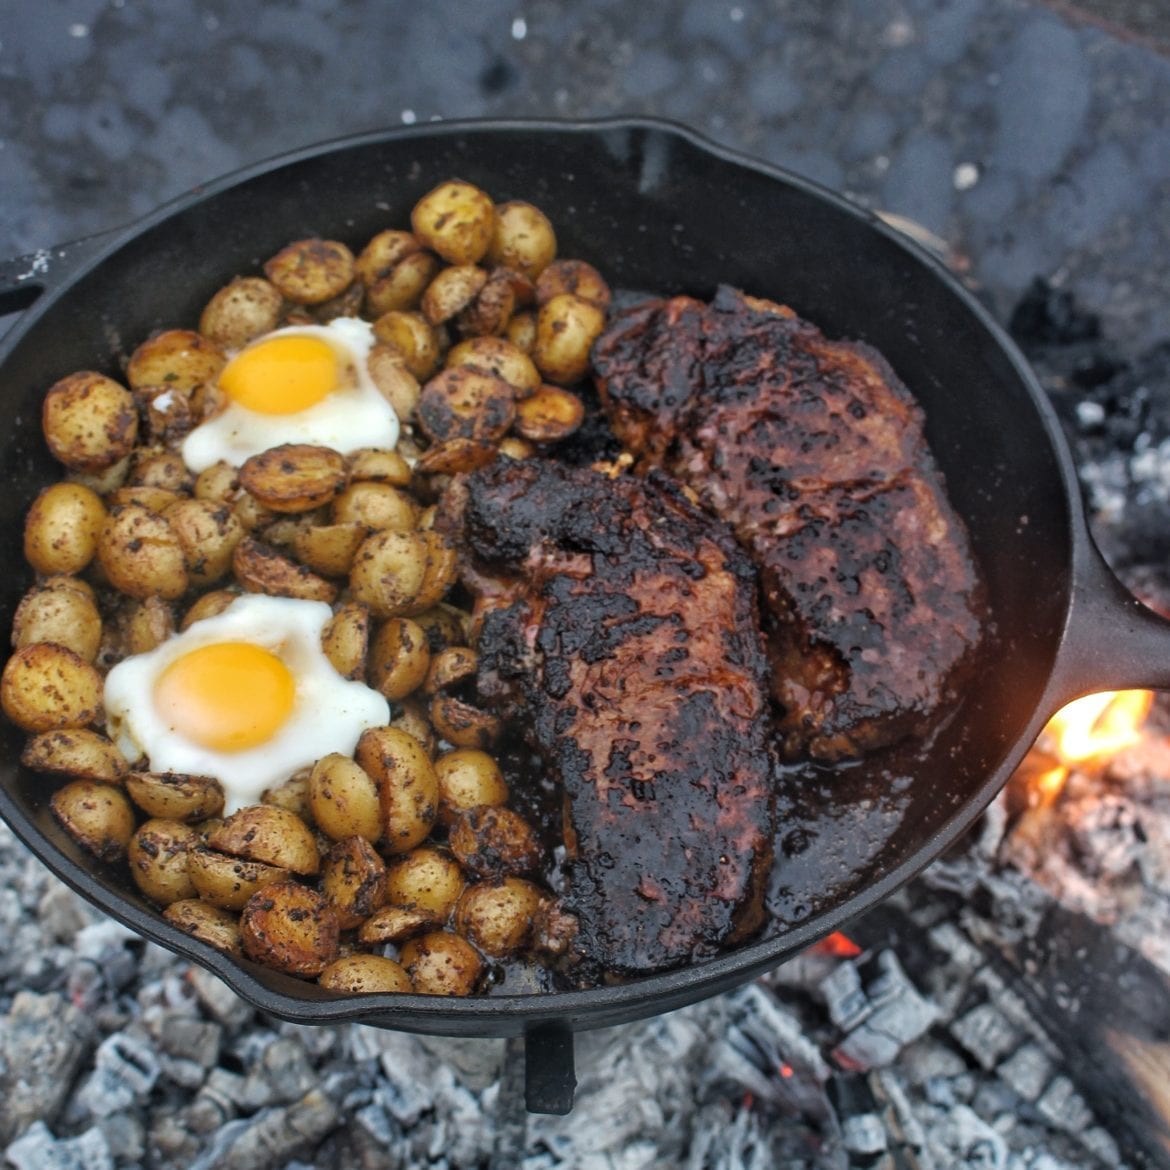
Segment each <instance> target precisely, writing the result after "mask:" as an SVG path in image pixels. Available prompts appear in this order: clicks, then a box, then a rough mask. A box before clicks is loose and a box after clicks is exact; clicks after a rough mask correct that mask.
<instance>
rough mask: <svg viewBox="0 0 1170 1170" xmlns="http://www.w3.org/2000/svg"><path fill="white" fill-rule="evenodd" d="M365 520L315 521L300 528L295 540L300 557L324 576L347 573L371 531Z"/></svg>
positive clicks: (294, 537)
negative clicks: (328, 522) (332, 522)
mask: <svg viewBox="0 0 1170 1170" xmlns="http://www.w3.org/2000/svg"><path fill="white" fill-rule="evenodd" d="M369 531H370V530H369V528H367V527H366V525H365V524H360V523H353V522H346V523H344V524H312V525H310V526H309V527H308V528H303V529H300V530H299V531H298V532H297V533H296V534H295V535H294V536H293V541H292V549H293V552H294V553H295V554H296V557H297V560H299V561H300V562H301V563H302V564H305V565H307V566H308V567H309V568H310V569H312V570H313V572H314V573H320V574H321V576H323V577H346V576H348V575H349V571H350V569H352V568H353V558H354V557H355V556H356V555H357V550H358V548H359V546H360V545H361V543H362V541H363V540H365V539H366V537H367V536H368V535H369Z"/></svg>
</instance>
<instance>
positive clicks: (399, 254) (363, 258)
mask: <svg viewBox="0 0 1170 1170" xmlns="http://www.w3.org/2000/svg"><path fill="white" fill-rule="evenodd" d="M421 248H422V244H420V243H419V242H418V239H417V238H416V237H415V236H413V235H411V233H410V232H403V231H397V230H395V229H393V228H391V229H388V230H387V231H383V232H379V233H378V234H377V235H376V236H373V237H372V238H371V239H370V241H369V243H368V244H366V246H365V247H364V248H363V249H362V250H361V251H360V252H359V253H358V256H357V259H356V260H355V261H354V266H353V267H354V273H355V274H356V276H357V278H358V279H359V280H360V281H361V282H362V284H364V285H365V286H366V287H367V288H372V287H373V286H374V285H376V284H377V283H378V281H379V280H381V279H382V278H383V277H385V276H386V275H387V274H388V273H390V272H392V271H393V270H394V269H395V268H396V267H397V266H398V265H399V264H401V263H402V261H403V260H405V259H406V257H407V256H410V255H412V254H413V253H415V252H417V251H419V250H420V249H421Z"/></svg>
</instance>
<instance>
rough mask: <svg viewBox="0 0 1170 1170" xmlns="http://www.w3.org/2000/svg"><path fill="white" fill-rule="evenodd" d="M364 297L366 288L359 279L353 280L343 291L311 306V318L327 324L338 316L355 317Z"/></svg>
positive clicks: (360, 308) (359, 310)
mask: <svg viewBox="0 0 1170 1170" xmlns="http://www.w3.org/2000/svg"><path fill="white" fill-rule="evenodd" d="M365 299H366V290H365V288H363V287H362V284H361V282H360V281H357V280H355V281H354V282H353V284H351V285H350V286H349V288H347V289H345V291H344V292H340V293H338V294H337V296H335V297H330V298H329V300H327V301H322V302H321V303H320V304H319V305H314V306H313V318H314V320H316V321H320V322H321V324H322V325H327V324H328V323H329V322H330V321H333V320H335V319H336V318H338V317H356V316H357V315H358V314H359V313H360V312H361V311H362V304H363V303H364V301H365Z"/></svg>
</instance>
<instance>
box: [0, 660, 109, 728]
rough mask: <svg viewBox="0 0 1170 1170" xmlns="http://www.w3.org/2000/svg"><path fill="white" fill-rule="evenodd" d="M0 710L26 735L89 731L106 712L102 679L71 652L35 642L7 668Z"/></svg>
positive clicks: (0, 692) (0, 681) (2, 677)
mask: <svg viewBox="0 0 1170 1170" xmlns="http://www.w3.org/2000/svg"><path fill="white" fill-rule="evenodd" d="M0 705H2V706H3V708H4V714H5V715H7V716H8V718H9V719H11V720H12V722H13V723H15V724H16V725H17V727H20V728H23V729H24V730H25V731H32V732H44V731H57V730H61V729H65V728H74V727H85V726H86V725H87V724H90V723H92V722H93V721H94V720H95V719H96V718H97V716H98V713H99V712H100V711H101V705H102V677H101V675H100V674H98V672H97V671H96V670H95V669H94V667H93V666H92V665H90V663H88V662H86V661H85V659H84V658H82V657H81V656H80V655H79V654H75V653H74V652H73V651H72V650H68V649H66V648H65V647H64V646H58V645H56V644H54V643H52V642H34V643H33V644H32V645H30V646H22V647H21V648H20V649H19V650H17V651H16V653H15V654H13V655H12V657H11V658H9V660H8V661H7V662H6V663H5V664H4V672H3V674H2V675H0Z"/></svg>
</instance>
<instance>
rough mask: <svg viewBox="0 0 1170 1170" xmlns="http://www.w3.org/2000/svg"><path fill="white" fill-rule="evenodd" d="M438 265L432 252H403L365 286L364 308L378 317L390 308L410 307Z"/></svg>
mask: <svg viewBox="0 0 1170 1170" xmlns="http://www.w3.org/2000/svg"><path fill="white" fill-rule="evenodd" d="M440 267H441V264H440V261H439V258H438V256H436V255H435V254H434V253H433V252H424V251H418V252H412V253H411V254H410V255H409V256H404V257H403V258H402V259H401V260H400V261H399V262H398V263H397V264H395V265H394V267H393V268H391V269H390V271H389V272H387V273H386V275H385V276H382V277H380V278H379V279H378V280H376V281H375V282H374V283H373V284H372V285H370V286H369V287H368V288H367V289H366V310H367V311H368V313H369V315H370V316H371V317H379V316H381V315H382V314H383V313H389V312H390V311H391V310H393V309H403V310H406V309H414V308H417V306H418V304H419V302H420V301H421V300H422V296H423V293H424V292H426V290H427V286H428V285H429V284H430V283H431V281H432V280H434V278H435V274H436V273H437V272H438V271H439V268H440Z"/></svg>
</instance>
